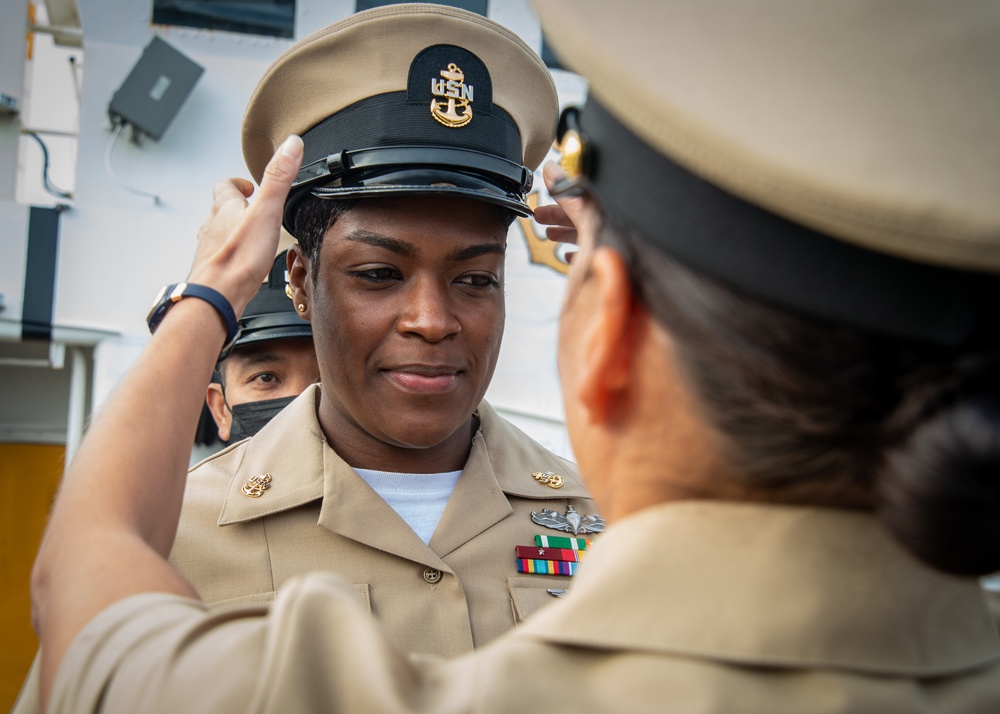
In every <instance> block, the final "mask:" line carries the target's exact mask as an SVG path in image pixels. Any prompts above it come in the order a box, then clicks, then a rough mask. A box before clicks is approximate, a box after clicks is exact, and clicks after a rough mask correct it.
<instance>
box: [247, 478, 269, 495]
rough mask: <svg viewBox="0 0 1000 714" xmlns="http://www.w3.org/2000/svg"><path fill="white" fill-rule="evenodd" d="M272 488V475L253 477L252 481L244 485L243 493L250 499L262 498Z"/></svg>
mask: <svg viewBox="0 0 1000 714" xmlns="http://www.w3.org/2000/svg"><path fill="white" fill-rule="evenodd" d="M270 486H271V474H258V475H257V476H251V477H250V480H249V481H247V482H246V483H245V484H243V493H245V494H246V495H247V496H249V497H250V498H260V497H261V496H262V495H264V491H266V490H267V489H268V488H269V487H270Z"/></svg>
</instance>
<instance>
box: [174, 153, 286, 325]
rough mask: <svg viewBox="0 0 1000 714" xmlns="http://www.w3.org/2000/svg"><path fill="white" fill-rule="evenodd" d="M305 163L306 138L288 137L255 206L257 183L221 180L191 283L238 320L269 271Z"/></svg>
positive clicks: (202, 233) (200, 240) (201, 235)
mask: <svg viewBox="0 0 1000 714" xmlns="http://www.w3.org/2000/svg"><path fill="white" fill-rule="evenodd" d="M301 163H302V139H300V138H299V137H298V136H294V135H292V136H289V137H288V138H287V139H285V141H284V142H283V143H282V144H281V146H279V147H278V150H277V151H276V152H275V153H274V156H273V157H272V159H271V161H270V163H269V164H268V166H267V170H266V171H265V172H264V177H263V179H262V180H261V185H260V190H259V191H257V195H256V196H255V197H254V200H253V201H248V200H247V199H249V198H250V196H251V195H252V194H253V193H254V187H253V184H252V183H250V182H249V181H247V180H246V179H242V178H233V179H229V180H227V181H220V182H219V183H217V184H216V185H215V187H214V191H213V194H214V201H213V203H212V211H211V213H210V215H209V217H208V219H207V220H206V221H205V222H204V223H203V224H202V226H201V230H200V231H199V233H198V249H197V251H196V253H195V257H194V262H193V263H192V266H191V272H190V273H189V275H188V281H189V282H192V283H198V284H201V285H208V286H209V287H212V288H215V289H216V290H218V291H219V292H221V293H222V294H223V295H225V296H226V298H227V299H229V301H230V302H231V303H232V306H233V309H234V310H235V311H236V314H237V315H239V314H241V313H242V312H243V309H244V308H245V307H246V304H247V303H248V302H249V301H250V298H252V297H253V296H254V295H255V294H256V291H257V289H258V288H259V287H260V283H261V280H262V279H263V277H264V276H265V275H266V274H267V272H268V270H269V269H270V268H271V264H272V262H273V261H274V254H275V251H276V249H277V245H278V237H279V234H280V229H281V214H282V209H283V207H284V203H285V197H286V196H287V195H288V189H289V188H290V187H291V185H292V181H293V180H294V179H295V176H296V175H297V173H298V170H299V166H300V164H301Z"/></svg>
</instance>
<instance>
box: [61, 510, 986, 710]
mask: <svg viewBox="0 0 1000 714" xmlns="http://www.w3.org/2000/svg"><path fill="white" fill-rule="evenodd" d="M575 577H576V578H577V580H576V583H575V587H574V589H573V591H572V592H571V593H570V594H569V595H567V596H566V598H565V599H561V600H558V601H555V602H554V603H552V604H550V605H549V606H548V607H546V608H543V609H542V610H541V611H539V612H538V613H536V615H535V616H534V617H533V618H532V619H531V620H529V622H527V623H526V624H525V625H523V626H521V627H519V628H517V629H516V630H514V631H512V632H509V633H508V634H507V635H505V636H504V637H501V638H500V639H498V640H496V641H495V642H493V643H492V644H491V645H489V646H488V647H485V648H483V649H481V650H478V651H476V652H475V653H472V654H470V655H466V656H463V657H461V658H459V659H456V660H452V661H442V660H439V659H437V658H430V657H424V656H419V655H410V656H406V655H404V654H402V653H400V652H399V651H398V650H396V649H394V648H393V647H392V646H391V644H390V642H389V641H388V639H387V638H386V637H385V636H384V634H383V632H382V631H381V630H380V629H379V626H378V625H377V624H376V623H375V622H374V621H372V620H370V619H368V618H365V617H363V616H362V615H363V608H361V607H359V605H358V602H357V598H356V596H355V595H354V591H353V589H352V588H350V587H349V586H348V585H346V584H345V583H344V582H343V581H341V580H339V579H338V578H337V577H336V576H333V575H330V574H328V573H318V574H312V575H309V576H306V577H304V578H300V579H296V580H295V581H294V582H291V583H289V584H288V587H287V588H285V589H284V590H283V592H282V593H281V594H280V595H279V596H278V598H277V601H276V602H275V604H274V606H273V608H272V610H271V612H270V614H269V615H267V614H266V613H265V611H264V609H263V608H252V607H251V608H246V609H243V610H240V611H228V612H226V613H219V612H214V613H213V612H211V611H209V610H207V609H206V608H205V607H204V606H203V605H201V604H200V603H197V602H194V601H191V600H187V599H184V598H180V597H174V596H167V595H163V594H147V595H140V596H136V597H133V598H129V599H127V600H124V601H122V602H120V603H117V604H115V605H113V606H111V607H110V608H108V609H106V610H105V611H104V612H103V613H101V614H100V615H98V616H97V617H96V618H95V619H94V620H93V621H92V622H91V623H90V624H89V625H88V626H87V627H86V628H85V629H84V630H83V631H82V633H81V634H80V636H79V637H78V638H77V639H76V641H75V642H74V643H73V645H72V646H71V648H70V650H69V652H68V653H67V656H66V658H65V660H64V663H63V666H62V668H61V669H60V672H59V673H58V675H57V678H56V683H55V686H54V690H53V699H52V703H53V711H89V710H90V709H91V708H92V707H93V706H95V705H96V704H97V703H98V702H99V701H100V702H103V704H104V705H105V706H106V708H107V709H106V711H143V712H160V711H164V712H170V711H186V712H199V711H206V712H209V711H210V712H227V711H231V712H299V711H316V712H320V711H324V712H361V711H363V712H435V713H449V712H512V713H518V714H523V713H524V712H536V711H546V712H548V711H559V712H581V711H585V712H588V713H594V712H630V713H632V712H725V713H726V714H733V713H739V712H766V713H767V714H783V713H786V712H787V713H789V714H791V713H795V714H801V713H803V712H864V713H868V712H871V713H877V714H893V713H895V712H899V713H903V712H906V713H907V714H911V713H912V712H947V713H953V712H974V713H982V714H986V713H992V712H998V711H1000V643H998V640H997V634H996V631H995V629H994V627H993V624H992V621H991V619H990V615H989V611H988V609H987V607H986V604H985V603H984V601H983V594H982V591H981V590H980V588H979V585H978V583H977V582H976V581H975V580H974V579H967V578H957V577H951V576H946V575H942V574H940V573H937V572H935V571H932V570H929V569H928V568H926V567H924V566H923V565H921V564H920V563H918V562H917V561H915V560H914V559H913V558H912V557H911V556H910V555H908V554H907V553H905V552H904V551H902V550H901V549H900V548H899V547H898V546H896V544H895V543H894V542H893V541H891V540H890V538H889V537H888V536H887V535H886V534H885V533H884V532H883V530H882V528H881V527H880V525H879V524H878V523H877V522H876V520H875V519H874V518H873V517H872V516H870V515H867V514H864V513H859V512H851V511H846V510H835V509H819V508H804V507H789V506H784V507H782V506H763V505H749V504H744V505H739V504H727V503H718V502H714V503H710V502H685V503H679V504H673V505H662V506H658V507H655V508H650V509H647V510H645V511H642V512H640V513H638V514H635V515H633V516H631V517H630V518H627V519H625V520H624V521H622V522H619V523H616V524H614V525H613V526H612V527H611V529H610V530H609V532H608V533H606V534H605V536H604V537H603V538H602V539H601V541H600V542H599V543H598V544H596V547H595V548H594V550H593V552H592V553H591V555H590V556H588V558H587V559H586V560H585V562H584V563H583V567H582V569H581V572H580V573H579V574H578V575H577V576H575Z"/></svg>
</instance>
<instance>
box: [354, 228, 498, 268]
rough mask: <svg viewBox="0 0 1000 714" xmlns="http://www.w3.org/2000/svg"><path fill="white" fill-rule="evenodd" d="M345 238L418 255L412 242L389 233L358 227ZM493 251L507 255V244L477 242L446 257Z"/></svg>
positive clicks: (475, 255) (466, 257)
mask: <svg viewBox="0 0 1000 714" xmlns="http://www.w3.org/2000/svg"><path fill="white" fill-rule="evenodd" d="M344 238H345V239H346V240H350V241H355V242H357V243H365V244H366V245H371V246H375V247H377V248H385V249H386V250H389V251H392V252H393V253H396V254H398V255H402V256H405V257H407V258H415V257H416V256H417V251H416V249H415V248H414V247H413V245H412V244H410V243H407V242H406V241H402V240H399V239H398V238H391V237H389V236H387V235H382V234H381V233H375V232H374V231H366V230H363V229H358V230H354V231H351V232H350V233H348V234H347V235H346V236H344ZM491 253H497V254H499V255H506V253H507V249H506V246H505V245H504V243H503V242H501V241H495V242H490V243H476V244H474V245H467V246H463V247H461V248H457V249H455V250H454V251H452V252H451V253H449V254H448V255H447V256H446V257H445V259H446V260H453V261H462V260H471V259H473V258H478V257H479V256H480V255H489V254H491Z"/></svg>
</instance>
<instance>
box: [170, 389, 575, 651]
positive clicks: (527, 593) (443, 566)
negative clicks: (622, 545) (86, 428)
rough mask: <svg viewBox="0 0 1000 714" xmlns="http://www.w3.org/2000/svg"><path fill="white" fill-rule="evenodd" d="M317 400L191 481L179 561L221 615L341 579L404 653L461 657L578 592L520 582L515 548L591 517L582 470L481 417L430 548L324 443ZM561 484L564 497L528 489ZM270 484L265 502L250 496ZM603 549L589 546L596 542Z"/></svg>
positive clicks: (541, 579)
mask: <svg viewBox="0 0 1000 714" xmlns="http://www.w3.org/2000/svg"><path fill="white" fill-rule="evenodd" d="M319 389H320V387H319V386H318V385H314V386H312V387H310V388H309V389H307V390H306V391H305V392H304V393H303V394H302V395H300V397H299V398H298V399H296V401H294V402H293V403H292V404H290V405H289V406H288V407H287V408H285V409H284V410H283V411H282V412H281V413H280V414H279V415H278V416H276V417H275V418H274V419H273V420H272V421H271V422H270V423H269V424H268V425H267V426H265V427H264V428H263V429H262V430H261V431H260V432H259V433H258V434H257V435H256V436H255V437H254V438H252V439H250V440H247V441H243V442H241V443H239V444H236V445H234V446H232V447H230V448H229V449H227V450H224V451H222V452H220V453H219V454H217V455H215V456H213V457H211V458H209V459H207V460H205V461H204V462H202V463H201V464H200V465H198V466H197V467H195V468H194V470H192V472H191V474H190V475H189V477H188V483H187V490H186V492H185V495H184V506H183V509H182V512H181V519H180V525H179V527H178V532H177V539H176V541H175V542H174V547H173V551H172V552H171V556H170V559H171V562H173V564H174V565H175V566H176V567H177V568H178V569H179V570H180V571H181V573H182V574H183V575H184V576H185V577H187V578H188V579H189V580H190V582H191V583H192V585H194V587H195V589H196V590H197V591H198V594H199V595H200V596H201V598H202V599H203V600H204V601H205V602H207V603H209V604H214V605H220V606H226V607H231V606H234V605H240V604H262V603H268V602H270V601H271V600H272V599H273V598H274V592H275V590H276V589H277V588H279V587H280V586H281V585H282V584H283V583H284V582H286V581H287V580H288V579H289V578H292V577H293V576H296V575H301V574H304V573H308V572H310V571H313V570H328V571H333V572H336V573H339V574H340V575H341V576H343V577H344V578H345V579H346V580H347V581H348V582H349V583H351V584H352V585H353V586H354V590H355V592H356V594H357V596H358V598H359V600H360V602H361V603H362V604H363V606H364V608H365V609H367V610H369V611H370V612H371V613H372V614H373V615H375V617H377V618H378V619H379V620H381V621H382V622H383V623H384V624H385V626H386V627H387V628H388V630H389V632H391V633H392V635H393V637H394V638H395V640H396V642H397V643H398V644H399V645H400V647H402V649H403V650H405V651H407V652H420V653H433V654H439V655H445V656H454V655H457V654H461V653H463V652H468V651H470V650H471V649H472V648H473V647H478V646H481V645H483V644H485V643H487V642H489V641H490V640H493V639H495V638H496V637H498V636H499V635H501V634H503V633H504V632H506V631H507V630H509V629H511V628H512V627H514V625H515V624H516V623H518V622H520V621H522V620H523V619H524V618H525V617H527V615H529V614H530V613H532V612H534V611H535V610H536V609H538V608H539V607H541V606H542V605H544V604H547V603H548V602H549V601H551V600H552V599H553V596H552V595H550V594H549V593H548V592H547V591H548V589H550V588H557V589H568V588H570V587H571V581H572V577H570V576H559V575H553V576H547V575H534V574H520V573H518V572H517V567H516V564H517V560H516V557H515V552H514V548H515V546H518V545H532V544H533V543H534V536H535V534H542V533H544V534H547V535H552V536H556V535H571V534H569V533H561V532H559V531H555V530H551V529H548V528H545V527H544V526H540V525H538V524H536V523H534V522H533V521H532V520H531V513H532V511H536V512H538V511H541V510H542V509H543V508H548V509H552V510H555V511H558V512H559V513H561V514H562V513H565V512H566V511H567V508H568V507H569V506H573V507H574V508H575V509H576V511H577V512H578V513H581V514H592V513H594V506H593V503H592V501H590V499H589V495H588V493H587V491H586V489H585V488H584V487H583V485H582V484H581V483H580V481H579V478H578V475H577V470H576V467H575V466H574V465H573V464H571V463H570V462H568V461H566V460H564V459H561V458H559V457H558V456H556V455H554V454H552V453H551V452H550V451H548V450H547V449H545V448H543V447H542V446H540V445H539V444H537V443H536V442H535V441H533V440H532V439H530V438H529V437H528V436H526V435H525V434H524V433H523V432H521V431H520V430H518V429H517V428H516V427H514V426H513V425H512V424H510V423H509V422H507V421H505V420H504V419H503V418H501V417H500V416H498V415H497V413H496V412H495V411H494V410H493V408H492V407H490V406H489V404H487V403H485V402H484V403H483V404H481V405H480V407H479V409H478V410H477V412H476V413H477V415H478V417H479V431H478V433H477V434H476V436H475V438H474V439H473V444H472V451H471V453H470V454H469V460H468V462H467V463H466V465H465V468H464V469H463V471H462V475H461V476H460V477H459V479H458V482H457V484H456V486H455V490H454V491H453V493H452V495H451V498H450V499H449V500H448V504H447V507H446V508H445V510H444V513H443V514H442V517H441V520H440V522H439V523H438V526H437V529H436V530H435V531H434V535H433V537H432V538H431V541H430V543H429V544H425V543H424V542H423V541H422V540H421V539H420V538H419V536H417V534H416V533H414V532H413V530H412V529H411V528H410V527H409V526H408V525H407V524H406V522H405V521H404V520H403V519H402V518H400V516H399V515H398V514H397V513H396V512H395V511H394V510H393V509H392V507H391V506H389V505H388V504H387V503H386V502H385V501H384V500H383V499H382V498H381V497H380V496H379V495H378V494H377V493H376V492H375V491H374V490H372V489H371V487H369V486H368V484H367V483H365V481H364V480H363V479H362V478H361V477H360V476H358V475H357V473H356V472H355V471H354V470H353V469H352V468H351V467H350V466H348V465H347V463H345V462H344V460H343V459H341V458H340V457H339V456H338V455H337V453H336V452H335V451H334V450H333V449H332V448H331V447H330V445H329V444H328V443H327V440H326V438H325V436H324V435H323V432H322V430H321V429H320V425H319V421H318V420H317V417H316V406H317V404H318V402H319V395H320V392H319ZM537 471H552V472H554V473H556V474H559V475H560V476H562V477H563V479H564V483H563V485H562V486H561V487H560V488H558V489H556V488H549V487H548V486H547V485H545V484H543V483H540V482H539V481H538V480H536V479H535V478H533V477H532V473H533V472H537ZM259 474H269V475H270V478H271V482H270V487H269V488H268V489H267V490H265V491H264V492H263V494H262V495H261V496H260V497H259V498H250V497H248V496H247V495H245V494H244V493H243V486H244V484H245V483H247V481H248V480H249V479H250V478H252V477H253V476H256V475H259ZM586 537H588V538H593V536H586Z"/></svg>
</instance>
